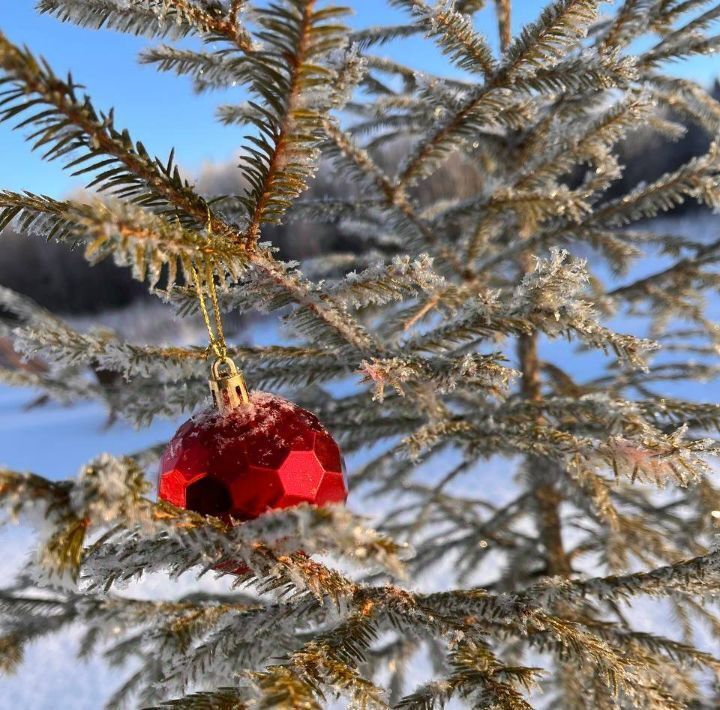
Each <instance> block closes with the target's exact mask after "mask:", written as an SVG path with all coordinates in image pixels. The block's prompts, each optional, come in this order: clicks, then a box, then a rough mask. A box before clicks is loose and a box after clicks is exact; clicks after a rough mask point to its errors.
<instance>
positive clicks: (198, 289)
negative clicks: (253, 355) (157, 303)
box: [190, 258, 227, 359]
mask: <svg viewBox="0 0 720 710" xmlns="http://www.w3.org/2000/svg"><path fill="white" fill-rule="evenodd" d="M204 261H205V283H206V285H207V289H208V291H209V292H210V301H211V302H212V307H213V316H214V318H215V331H213V326H212V323H211V322H210V314H209V313H208V309H207V304H206V303H205V294H204V293H203V290H202V284H201V282H200V276H199V274H198V272H197V269H196V268H195V265H194V264H190V269H191V271H192V276H193V281H194V282H195V293H196V294H197V298H198V303H199V304H200V312H201V313H202V316H203V320H204V321H205V327H206V328H207V332H208V335H209V336H210V347H211V348H212V351H213V352H214V353H215V355H216V357H217V358H218V359H223V358H226V357H227V344H226V343H225V334H224V333H223V327H222V318H221V315H220V304H219V302H218V297H217V291H216V290H215V278H214V275H213V269H212V263H211V261H210V259H208V258H205V260H204Z"/></svg>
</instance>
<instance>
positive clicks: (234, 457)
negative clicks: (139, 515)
mask: <svg viewBox="0 0 720 710" xmlns="http://www.w3.org/2000/svg"><path fill="white" fill-rule="evenodd" d="M158 492H159V496H160V498H161V499H162V500H165V501H167V502H169V503H172V504H173V505H175V506H177V507H179V508H185V509H188V510H193V511H195V512H197V513H201V514H203V515H214V516H217V517H220V518H223V519H225V520H230V518H232V519H235V520H251V519H253V518H256V517H258V516H259V515H261V514H262V513H264V512H266V511H268V510H273V509H278V508H289V507H291V506H294V505H298V504H299V503H304V502H307V503H313V504H315V505H326V504H328V503H342V502H344V501H345V499H346V497H347V488H346V486H345V479H344V476H343V462H342V457H341V455H340V450H339V448H338V446H337V444H336V443H335V441H334V440H333V439H332V437H331V436H330V434H329V433H328V432H327V431H326V430H325V428H324V427H323V426H322V425H321V424H320V422H319V421H318V419H317V417H315V415H313V414H311V413H310V412H308V411H306V410H304V409H301V408H300V407H298V406H296V405H294V404H292V403H291V402H288V401H287V400H284V399H282V398H281V397H276V396H273V395H270V394H265V393H262V392H260V393H258V392H256V393H253V394H252V396H251V398H250V402H249V404H244V405H241V406H239V407H236V408H235V409H233V410H231V411H230V412H228V413H227V414H225V415H224V416H223V415H222V414H221V413H220V412H219V411H218V410H217V409H214V408H213V409H208V410H205V411H203V412H201V413H200V414H198V415H196V416H194V417H193V418H191V419H189V420H188V421H187V422H185V424H183V425H182V426H181V427H180V429H178V431H177V433H176V434H175V436H174V437H173V439H172V440H171V441H170V443H169V444H168V446H167V448H166V449H165V452H164V454H163V456H162V459H161V461H160V476H159V481H158Z"/></svg>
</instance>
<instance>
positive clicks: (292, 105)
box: [245, 0, 315, 245]
mask: <svg viewBox="0 0 720 710" xmlns="http://www.w3.org/2000/svg"><path fill="white" fill-rule="evenodd" d="M314 4H315V0H308V2H306V3H305V4H304V5H303V10H302V20H301V22H300V28H299V32H298V44H297V51H296V52H295V53H294V54H292V55H290V56H289V57H287V60H288V65H289V71H290V86H289V88H288V96H287V102H286V104H285V115H284V116H283V119H282V122H281V125H280V131H279V133H278V135H277V140H276V142H275V150H274V151H273V154H272V157H271V158H270V162H269V164H268V169H267V172H266V174H265V177H264V179H263V182H262V185H261V191H260V197H259V199H258V201H257V203H256V205H255V209H254V210H253V213H252V215H251V217H250V224H249V226H248V228H247V230H246V231H245V240H246V242H247V243H248V244H250V245H254V244H256V243H257V241H258V239H259V237H260V224H261V222H262V218H263V215H264V213H265V208H266V207H267V204H268V202H269V201H270V197H271V189H272V184H273V182H274V180H275V176H276V174H277V172H278V170H279V169H281V168H282V166H283V164H284V163H285V155H286V153H287V151H288V148H289V147H290V143H289V140H288V133H289V132H290V130H291V129H292V123H293V119H292V116H293V113H294V112H295V110H296V108H297V105H298V102H299V99H300V82H301V79H302V67H303V64H304V63H305V59H306V56H305V55H306V54H307V51H308V48H309V44H310V29H311V21H312V14H313V13H312V8H313V6H314Z"/></svg>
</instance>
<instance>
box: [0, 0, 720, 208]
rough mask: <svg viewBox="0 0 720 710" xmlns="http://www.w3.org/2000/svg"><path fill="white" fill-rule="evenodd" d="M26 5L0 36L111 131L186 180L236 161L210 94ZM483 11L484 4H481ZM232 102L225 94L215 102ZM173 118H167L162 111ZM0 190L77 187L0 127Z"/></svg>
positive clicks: (234, 134)
mask: <svg viewBox="0 0 720 710" xmlns="http://www.w3.org/2000/svg"><path fill="white" fill-rule="evenodd" d="M34 4H35V3H34V0H4V1H2V2H0V29H2V31H3V32H5V33H6V34H7V35H8V36H9V37H10V38H11V39H12V40H13V41H14V42H17V43H22V44H27V45H28V46H29V47H30V48H31V49H33V51H35V52H36V53H40V54H43V55H44V56H45V57H46V58H47V59H48V60H49V61H50V63H51V64H52V65H53V67H54V68H55V69H56V71H58V73H61V74H62V73H65V72H67V71H68V70H72V72H73V75H74V77H75V80H76V81H78V82H80V83H82V84H84V85H85V86H86V87H87V89H88V91H89V93H90V95H91V96H92V97H93V100H94V102H95V105H96V106H97V107H98V108H101V109H107V108H109V107H111V106H114V107H115V109H116V116H117V121H118V125H120V126H124V127H127V128H129V129H130V132H131V134H132V135H133V137H134V138H135V139H140V140H142V141H143V142H144V143H145V145H146V146H147V147H148V149H150V150H151V151H152V152H154V153H156V154H158V155H161V156H164V155H166V154H167V153H168V152H169V150H170V149H171V148H172V147H173V146H175V147H176V149H177V155H178V158H179V160H180V163H181V164H182V165H183V166H184V167H185V168H186V169H187V170H188V171H189V172H191V173H195V172H197V171H198V170H199V169H200V168H201V166H202V165H203V163H206V162H210V161H223V162H224V161H227V160H230V159H233V157H234V156H236V155H237V154H238V146H239V145H240V142H241V140H242V135H243V130H242V129H240V128H237V127H234V128H228V127H224V126H221V125H220V124H218V123H217V122H215V120H214V118H213V116H214V110H215V107H216V106H217V104H218V103H219V102H220V100H221V97H220V96H219V95H218V94H212V93H211V94H204V95H200V96H198V95H196V94H194V93H193V92H192V89H191V87H190V85H189V82H188V81H186V80H184V79H178V78H177V77H175V76H174V75H170V74H159V73H157V72H156V71H155V70H154V69H153V68H151V67H148V66H142V65H139V64H138V63H137V62H136V57H137V54H138V52H139V51H140V50H141V49H142V48H144V47H146V46H149V44H150V42H149V41H148V40H146V39H144V38H136V37H129V36H126V35H122V34H120V33H116V32H111V31H100V32H96V31H92V30H83V29H80V28H77V27H74V26H72V25H68V24H63V23H60V22H58V21H57V20H55V19H53V18H49V17H43V16H39V15H38V14H37V13H36V12H35V10H34ZM346 4H348V5H351V6H352V7H354V9H355V15H354V16H353V17H352V18H351V19H350V22H351V24H352V25H354V26H355V27H365V26H369V25H374V24H382V23H392V22H400V21H402V20H403V17H404V15H403V14H402V13H401V12H400V11H398V10H395V9H392V8H389V7H388V3H387V1H386V0H350V1H348V0H346ZM488 4H489V5H490V4H491V3H488ZM541 7H542V4H541V3H537V2H531V1H529V0H516V1H515V3H514V8H515V9H514V21H513V25H514V28H513V29H514V30H515V31H518V30H519V28H520V27H521V26H522V25H523V24H524V23H526V22H528V21H531V20H532V19H534V17H535V16H536V15H537V13H538V11H539V8H541ZM478 27H479V29H480V30H481V31H483V32H484V33H486V35H487V36H488V37H489V38H491V40H492V41H493V42H494V37H495V35H496V31H495V22H494V16H493V14H492V12H490V11H488V10H486V11H483V12H481V13H480V14H479V17H478ZM379 52H382V53H384V54H387V55H389V56H392V57H393V58H395V59H398V60H404V61H406V62H407V63H409V64H412V65H413V66H415V67H418V68H421V69H428V70H433V69H435V70H437V69H440V68H442V67H445V66H446V64H445V62H444V61H443V59H442V58H441V56H440V55H439V53H437V52H436V51H434V49H433V47H432V45H431V44H430V43H429V42H426V41H425V40H423V39H420V38H416V39H411V40H405V41H402V42H396V43H394V44H392V45H391V46H387V47H384V48H381V49H380V50H379ZM719 70H720V64H719V63H718V60H717V59H716V58H702V59H698V60H694V61H692V62H687V63H684V64H682V65H677V69H676V71H677V72H678V73H685V74H687V75H689V76H692V77H693V78H695V79H697V80H699V81H701V82H703V83H706V84H707V83H709V82H710V81H711V80H712V79H713V78H714V77H715V76H716V75H717V74H720V71H719ZM222 100H224V101H232V100H233V97H232V95H231V94H227V95H225V96H223V97H222ZM171 106H172V107H173V110H172V111H171V110H170V107H171ZM0 155H1V156H2V161H0V187H2V188H5V189H12V190H22V189H27V190H31V191H33V192H42V193H45V194H49V195H51V196H54V197H60V196H62V195H63V194H65V193H67V192H68V191H69V190H70V189H72V188H73V187H75V186H79V185H80V183H74V182H73V181H71V179H70V178H69V177H68V175H67V174H66V173H64V172H63V171H62V169H61V166H60V164H58V163H50V164H47V163H43V162H42V161H41V160H40V157H39V156H38V155H35V154H32V153H31V152H30V150H29V148H28V145H27V143H25V142H24V141H23V139H22V136H21V135H18V134H16V133H14V132H12V131H11V129H10V126H9V125H8V124H0Z"/></svg>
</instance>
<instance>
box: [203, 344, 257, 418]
mask: <svg viewBox="0 0 720 710" xmlns="http://www.w3.org/2000/svg"><path fill="white" fill-rule="evenodd" d="M211 372H212V377H211V378H210V379H209V380H208V384H209V385H210V392H211V393H212V396H213V401H214V402H215V406H216V407H217V408H218V409H219V410H220V413H221V414H227V413H228V412H231V411H232V410H233V409H235V408H236V407H239V406H241V405H243V404H249V402H250V397H249V395H248V391H247V387H246V385H245V378H244V377H243V376H242V373H240V371H239V370H238V369H237V365H236V364H235V363H234V362H233V361H232V360H231V359H230V358H229V357H220V358H218V359H217V360H215V362H214V363H213V366H212V369H211Z"/></svg>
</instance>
